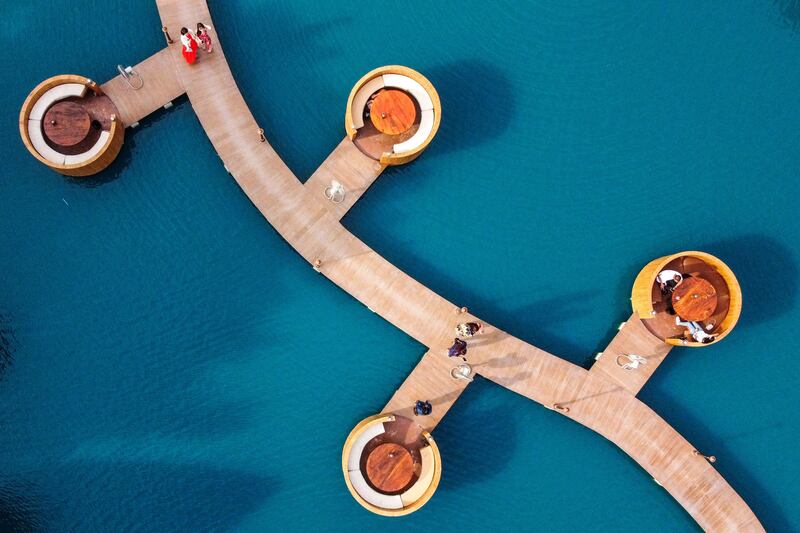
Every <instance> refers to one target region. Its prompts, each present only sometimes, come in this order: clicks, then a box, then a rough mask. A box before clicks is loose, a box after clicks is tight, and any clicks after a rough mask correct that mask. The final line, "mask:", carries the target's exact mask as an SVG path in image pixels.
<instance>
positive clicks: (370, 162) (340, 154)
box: [305, 137, 386, 219]
mask: <svg viewBox="0 0 800 533" xmlns="http://www.w3.org/2000/svg"><path fill="white" fill-rule="evenodd" d="M384 168H386V167H385V166H383V165H381V164H380V163H379V162H378V161H375V160H374V159H372V158H371V157H369V156H367V155H365V154H364V153H363V152H361V150H359V149H358V148H357V147H356V145H355V144H353V141H351V140H350V139H349V138H348V137H345V138H344V140H343V141H342V142H341V143H339V146H337V147H336V149H335V150H334V151H333V152H331V155H329V156H328V158H327V159H326V160H325V161H324V162H323V163H322V165H321V166H320V167H319V168H318V169H317V171H316V172H314V174H312V176H311V177H310V178H309V179H308V181H307V182H306V184H305V186H306V188H307V189H309V191H310V192H311V194H313V195H316V196H318V197H319V198H325V196H324V193H325V188H326V187H328V186H329V185H330V184H331V180H336V181H338V182H339V183H341V184H342V185H343V186H344V189H345V191H346V195H345V198H344V201H343V202H341V203H338V204H334V203H333V202H330V201H328V200H327V199H326V200H325V201H326V203H327V205H328V208H329V209H330V210H331V213H332V214H334V215H335V216H337V217H338V218H339V219H341V218H342V217H344V215H345V213H347V212H348V211H349V210H350V208H351V207H353V205H354V204H355V203H356V202H357V201H358V200H359V199H360V198H361V196H363V194H364V193H365V192H366V191H367V189H368V188H369V186H370V185H372V183H373V182H374V181H375V180H376V179H377V178H378V176H380V174H381V172H383V169H384Z"/></svg>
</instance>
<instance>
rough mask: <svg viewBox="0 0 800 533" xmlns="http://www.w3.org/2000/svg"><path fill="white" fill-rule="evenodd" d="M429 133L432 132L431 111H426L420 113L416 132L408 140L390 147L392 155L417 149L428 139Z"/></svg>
mask: <svg viewBox="0 0 800 533" xmlns="http://www.w3.org/2000/svg"><path fill="white" fill-rule="evenodd" d="M431 131H433V109H426V110H424V111H423V112H422V116H421V118H420V122H419V129H418V130H417V132H416V133H415V134H414V135H413V136H412V137H411V138H410V139H408V140H406V141H403V142H401V143H399V144H395V145H394V146H393V147H392V149H393V150H394V153H396V154H399V153H401V152H410V151H412V150H415V149H416V148H419V147H420V146H422V145H423V144H424V143H425V141H426V140H427V139H428V136H429V135H430V134H431Z"/></svg>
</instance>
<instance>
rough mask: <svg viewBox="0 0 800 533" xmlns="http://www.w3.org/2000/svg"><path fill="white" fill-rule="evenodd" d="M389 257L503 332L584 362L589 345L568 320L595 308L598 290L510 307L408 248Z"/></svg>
mask: <svg viewBox="0 0 800 533" xmlns="http://www.w3.org/2000/svg"><path fill="white" fill-rule="evenodd" d="M386 257H388V258H389V261H390V262H392V263H393V264H395V265H397V266H398V267H399V268H400V269H401V270H403V271H404V272H407V273H408V274H409V275H410V276H411V277H413V278H415V279H419V280H424V283H425V285H426V286H427V287H429V288H430V289H431V290H433V291H434V292H436V293H437V294H440V295H442V296H443V297H444V298H447V299H449V300H450V301H451V302H453V303H454V304H456V305H466V306H467V307H469V310H470V312H472V313H475V314H476V315H477V316H479V317H481V318H482V319H484V320H486V321H488V322H489V323H491V324H495V325H497V327H499V328H501V329H502V330H503V331H506V332H508V333H510V334H511V335H514V336H515V337H518V338H520V339H522V340H524V341H526V342H529V343H531V344H533V345H534V346H536V347H538V348H541V349H542V350H545V351H547V352H550V353H552V354H555V355H557V356H558V357H561V358H563V359H566V360H568V361H570V362H572V363H575V364H577V365H584V363H585V360H586V358H587V357H588V355H589V354H588V353H587V352H588V351H589V350H590V348H589V347H587V346H582V345H580V344H577V343H575V342H574V341H572V340H571V339H570V337H569V335H568V333H569V331H568V330H569V328H567V327H565V323H568V322H576V321H578V320H580V319H581V317H584V316H587V315H588V314H589V313H590V312H591V311H592V306H593V300H594V299H595V298H596V297H597V294H596V293H595V292H592V291H575V292H572V293H565V294H563V295H559V296H553V297H549V298H541V299H538V300H536V301H532V302H530V303H527V304H525V305H523V306H519V307H516V308H509V307H508V306H507V305H506V303H505V302H504V301H502V300H498V299H493V298H488V297H486V296H482V295H480V294H478V293H477V292H476V291H475V289H474V288H473V287H471V286H470V284H469V282H467V281H462V280H460V279H459V278H458V277H456V276H455V275H452V274H451V273H450V272H447V271H446V270H444V269H442V268H441V265H437V264H436V263H434V262H431V261H429V260H428V259H426V258H422V257H420V256H418V255H416V254H413V253H410V252H408V251H403V253H402V258H401V259H398V257H400V255H394V254H388V255H387V256H386ZM609 340H610V339H609Z"/></svg>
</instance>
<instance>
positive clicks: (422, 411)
mask: <svg viewBox="0 0 800 533" xmlns="http://www.w3.org/2000/svg"><path fill="white" fill-rule="evenodd" d="M432 411H433V406H432V405H431V402H429V401H424V402H423V401H422V400H417V402H416V403H415V404H414V414H415V415H417V416H427V415H429V414H431V412H432Z"/></svg>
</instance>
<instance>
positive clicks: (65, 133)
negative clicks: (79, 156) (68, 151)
mask: <svg viewBox="0 0 800 533" xmlns="http://www.w3.org/2000/svg"><path fill="white" fill-rule="evenodd" d="M43 122H44V134H45V135H46V136H47V138H48V139H50V140H51V141H53V142H54V143H56V144H57V145H59V146H64V147H69V146H75V145H76V144H78V143H79V142H81V141H82V140H84V139H85V138H86V136H87V135H89V128H91V126H92V120H91V118H90V117H89V113H87V112H86V110H85V109H84V108H83V106H82V105H80V104H78V103H75V102H69V101H62V102H56V103H55V104H54V105H53V107H51V108H50V109H49V110H48V111H47V113H45V115H44V121H43Z"/></svg>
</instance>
